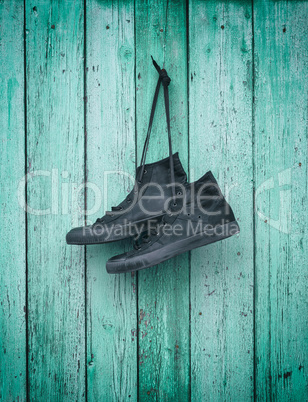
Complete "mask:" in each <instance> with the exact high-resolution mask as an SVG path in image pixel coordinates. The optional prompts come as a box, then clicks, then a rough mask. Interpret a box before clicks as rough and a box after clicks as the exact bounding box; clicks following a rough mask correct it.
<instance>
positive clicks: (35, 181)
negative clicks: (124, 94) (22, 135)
mask: <svg viewBox="0 0 308 402" xmlns="http://www.w3.org/2000/svg"><path fill="white" fill-rule="evenodd" d="M25 11H26V21H25V24H26V38H25V39H26V80H27V90H26V107H27V131H26V139H27V171H28V172H29V174H30V179H29V181H28V186H27V201H28V205H29V207H31V208H32V209H35V210H34V211H32V212H31V211H30V212H28V214H27V261H28V272H27V280H28V294H27V298H28V322H27V324H28V327H27V330H28V356H27V359H28V395H29V399H30V400H82V399H84V398H85V389H86V388H85V372H86V368H85V264H84V248H83V247H79V248H75V249H73V248H67V247H66V244H65V242H64V240H65V234H66V232H67V230H68V229H69V228H70V227H71V225H72V224H74V223H75V224H76V223H78V222H79V223H82V222H83V219H82V214H81V212H80V211H79V210H78V208H80V207H79V206H78V201H80V200H79V198H81V204H80V205H81V208H82V204H83V198H82V197H78V194H81V191H79V187H80V185H81V184H82V181H83V167H84V113H83V110H84V85H83V79H82V77H83V67H84V59H83V56H84V55H83V48H84V23H83V16H84V10H83V3H82V2H81V1H77V2H70V1H69V2H61V3H58V2H53V1H52V2H50V1H49V0H45V1H41V2H39V3H37V2H32V1H26V10H25ZM80 78H81V79H80ZM38 373H39V375H38Z"/></svg>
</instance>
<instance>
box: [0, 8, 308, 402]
mask: <svg viewBox="0 0 308 402" xmlns="http://www.w3.org/2000/svg"><path fill="white" fill-rule="evenodd" d="M0 24H1V28H0V59H1V64H0V66H1V69H0V94H1V97H0V123H1V127H0V128H1V130H0V146H1V148H0V149H1V163H0V175H1V177H0V179H1V181H0V182H1V189H0V190H1V193H0V201H1V209H0V221H1V224H0V245H1V247H0V250H1V270H0V331H1V332H0V353H1V354H0V400H1V401H25V400H29V401H30V400H31V401H32V400H33V401H75V400H78V401H85V400H89V401H136V400H140V401H153V400H157V401H158V400H161V401H189V400H192V401H196V402H199V401H235V402H238V401H249V400H256V401H266V400H269V401H300V402H301V401H307V400H308V375H307V373H308V342H307V339H308V274H307V268H308V236H307V225H308V208H307V177H308V175H307V166H308V165H307V162H308V160H307V151H308V134H307V118H308V116H307V110H308V80H307V78H308V2H307V0H306V1H300V0H293V1H291V0H289V1H288V0H251V1H245V0H242V1H239V0H234V1H231V0H230V1H227V0H225V1H222V0H207V1H200V0H187V2H184V1H180V0H160V1H158V0H156V1H154V0H148V1H141V0H135V1H120V0H118V1H111V0H108V1H107V0H106V1H104V0H84V1H83V0H74V1H73V0H69V1H62V2H60V1H55V0H37V1H34V0H25V1H24V2H22V1H18V0H1V1H0ZM150 55H153V56H154V57H155V59H156V60H157V62H158V63H159V64H161V65H162V64H164V65H165V67H166V69H167V70H168V73H169V75H170V76H171V79H172V81H171V85H170V87H169V88H170V97H171V123H172V135H173V143H174V145H173V148H174V150H175V151H179V153H180V157H181V160H182V161H183V165H184V167H185V169H186V170H187V172H188V175H189V179H190V180H191V181H193V180H196V179H198V178H199V177H200V176H201V175H202V174H203V173H205V172H206V171H208V170H212V172H213V173H214V175H215V176H216V177H217V179H218V182H219V184H220V186H221V188H222V190H223V192H224V193H225V195H226V198H227V200H228V201H229V202H230V203H231V205H232V207H233V209H234V211H235V215H236V218H237V220H238V222H239V224H240V227H241V233H240V234H239V235H237V236H235V237H234V238H231V239H228V240H226V241H223V242H220V243H217V244H213V245H210V246H208V247H206V248H202V249H198V250H195V251H192V252H191V253H189V254H188V253H186V254H183V255H181V256H178V257H176V258H175V259H173V260H170V261H168V262H166V263H164V264H161V265H159V266H156V267H153V268H150V269H147V270H145V271H141V272H139V273H132V274H127V275H123V274H121V275H115V276H111V275H108V274H107V273H106V270H105V263H106V261H107V259H108V258H110V257H111V256H112V255H115V254H117V253H120V252H123V250H129V248H130V247H131V242H130V241H129V240H128V241H125V242H120V243H115V244H109V245H98V246H89V247H87V248H85V247H78V246H67V245H66V243H65V234H66V232H67V231H68V230H69V229H70V228H71V227H72V226H76V225H78V224H81V225H82V224H84V223H86V222H88V223H91V222H93V221H94V220H95V219H96V218H97V217H99V216H102V215H103V214H104V211H105V210H106V209H109V208H110V207H111V206H112V205H115V204H117V203H118V202H119V201H121V200H122V199H123V198H124V196H125V195H126V194H127V192H128V191H129V190H130V186H131V180H130V179H129V177H128V173H129V174H133V173H134V170H135V167H136V165H137V164H139V159H140V156H141V151H142V145H143V141H144V138H145V135H146V129H147V123H148V118H149V112H150V106H151V101H152V96H153V91H154V88H155V84H156V80H157V73H156V71H155V70H154V68H153V67H152V65H151V60H150ZM161 96H162V95H161ZM167 155H168V148H167V135H166V127H165V117H164V109H163V102H162V98H160V100H159V105H158V110H157V114H156V119H155V122H154V126H153V136H152V138H151V142H150V149H149V158H148V161H149V162H152V161H155V160H158V159H160V158H163V157H166V156H167ZM26 203H27V205H28V213H26V212H25V204H26Z"/></svg>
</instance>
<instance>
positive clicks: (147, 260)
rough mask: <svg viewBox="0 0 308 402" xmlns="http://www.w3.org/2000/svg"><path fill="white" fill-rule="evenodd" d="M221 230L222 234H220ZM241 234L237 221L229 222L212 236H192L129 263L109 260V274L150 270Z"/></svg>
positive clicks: (220, 226)
mask: <svg viewBox="0 0 308 402" xmlns="http://www.w3.org/2000/svg"><path fill="white" fill-rule="evenodd" d="M220 228H221V233H219V229H220ZM215 232H216V233H215ZM217 232H218V233H217ZM239 232H240V228H239V225H238V223H237V222H236V221H233V222H229V223H227V224H225V225H219V226H216V227H215V229H213V230H212V234H211V231H208V234H207V235H202V234H201V233H198V234H196V235H194V236H190V237H188V238H185V239H182V240H180V241H178V242H174V243H171V244H169V245H168V246H166V247H163V248H162V249H161V250H155V251H153V252H150V253H148V254H145V255H142V256H140V257H139V258H138V255H137V256H136V257H134V259H132V260H131V261H129V260H128V262H127V261H123V262H120V261H119V262H118V261H110V260H109V261H107V264H106V269H107V272H108V273H109V274H118V273H125V272H133V271H139V270H141V269H145V268H150V267H152V266H154V265H157V264H160V263H162V262H164V261H167V260H169V259H170V258H172V257H175V256H177V255H180V254H183V253H185V252H187V251H191V250H193V249H195V248H199V247H203V246H207V245H208V244H212V243H215V242H217V241H220V240H224V239H227V238H228V237H231V236H234V235H236V234H238V233H239Z"/></svg>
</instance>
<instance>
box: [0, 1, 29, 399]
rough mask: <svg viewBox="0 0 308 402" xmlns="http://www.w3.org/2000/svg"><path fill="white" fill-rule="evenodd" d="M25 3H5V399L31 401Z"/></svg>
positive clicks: (1, 192)
mask: <svg viewBox="0 0 308 402" xmlns="http://www.w3.org/2000/svg"><path fill="white" fill-rule="evenodd" d="M23 13H24V7H23V3H20V2H19V1H11V2H5V3H2V2H1V3H0V66H1V68H0V94H1V97H0V153H1V163H0V222H1V223H0V250H1V251H0V348H1V350H0V400H3V401H13V400H19V401H24V400H25V399H26V359H27V357H26V219H25V211H24V210H23V209H22V208H21V206H20V202H21V203H22V201H24V194H25V191H24V190H23V189H22V186H21V194H20V202H19V199H18V193H17V188H18V184H19V181H20V180H22V179H23V176H24V173H25V119H24V116H25V110H24V90H25V83H24V41H23V33H24V32H23V30H24V24H23Z"/></svg>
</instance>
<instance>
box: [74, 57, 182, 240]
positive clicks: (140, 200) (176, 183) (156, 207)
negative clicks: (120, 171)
mask: <svg viewBox="0 0 308 402" xmlns="http://www.w3.org/2000/svg"><path fill="white" fill-rule="evenodd" d="M152 60H153V58H152ZM153 64H154V67H155V68H156V70H157V72H158V73H159V78H158V82H157V85H156V89H155V94H154V99H153V104H152V109H151V115H150V121H149V127H148V131H147V136H146V139H145V143H144V147H143V152H142V157H141V164H140V166H139V167H138V168H137V172H136V181H135V186H134V188H133V190H132V191H131V193H130V194H129V195H128V196H127V197H126V198H125V200H124V201H122V202H121V203H120V204H119V205H118V206H117V207H112V211H110V212H107V213H106V215H105V216H103V217H102V218H99V219H97V221H96V222H95V223H94V224H93V225H90V226H84V227H78V228H74V229H72V230H71V231H70V232H68V233H67V235H66V241H67V243H68V244H98V243H108V242H112V241H116V240H121V239H125V238H127V237H132V236H135V235H136V234H137V235H138V233H139V234H140V231H145V230H146V229H147V228H146V225H145V224H146V222H150V221H151V222H152V221H154V222H156V223H157V222H158V221H159V219H160V218H162V216H163V215H164V214H165V212H166V208H167V206H168V205H169V203H170V197H172V199H173V200H174V199H175V196H176V193H181V189H182V187H183V185H185V184H186V183H187V176H186V173H185V171H184V169H183V167H182V164H181V162H180V159H179V155H178V153H176V154H174V155H172V144H171V130H170V113H169V93H168V85H169V84H170V81H171V80H170V78H169V76H168V74H167V72H166V70H161V69H160V67H159V66H158V65H157V63H156V62H155V61H154V60H153ZM161 85H162V86H163V88H164V100H165V110H166V120H167V130H168V145H169V158H166V159H163V160H161V161H158V162H155V163H150V164H146V163H145V161H146V154H147V149H148V145H149V140H150V134H151V129H152V123H153V118H154V114H155V109H156V104H157V99H158V94H159V90H160V87H161ZM152 223H153V222H152Z"/></svg>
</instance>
